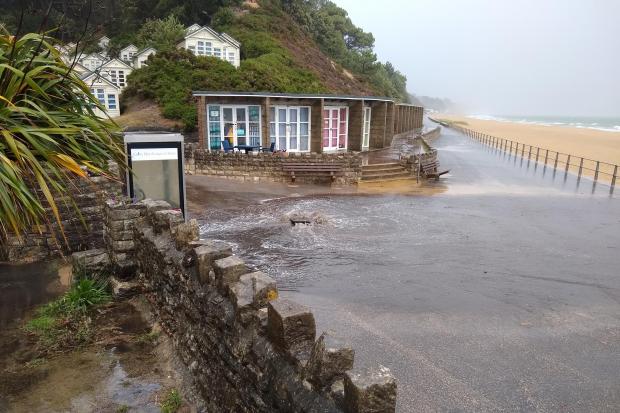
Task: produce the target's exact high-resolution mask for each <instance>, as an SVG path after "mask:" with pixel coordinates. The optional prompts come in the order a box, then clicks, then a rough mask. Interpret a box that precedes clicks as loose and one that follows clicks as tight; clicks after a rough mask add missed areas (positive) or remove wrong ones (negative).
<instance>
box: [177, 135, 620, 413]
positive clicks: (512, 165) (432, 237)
mask: <svg viewBox="0 0 620 413" xmlns="http://www.w3.org/2000/svg"><path fill="white" fill-rule="evenodd" d="M433 145H434V146H436V147H437V148H438V150H439V157H440V161H441V164H442V169H443V168H444V167H445V168H446V169H451V173H450V174H449V175H447V176H446V177H445V179H442V182H440V183H438V184H435V183H429V184H428V185H439V186H442V187H444V188H443V192H442V193H439V194H436V195H432V196H399V195H382V196H346V195H345V196H334V195H327V196H322V197H303V196H301V197H297V198H292V199H277V200H268V198H271V197H280V196H282V194H281V193H280V192H281V191H280V192H278V193H277V194H276V193H275V192H276V191H273V192H274V194H269V191H263V192H261V191H259V190H256V192H254V193H253V194H252V196H247V197H245V198H244V199H243V200H240V199H241V198H242V196H241V195H240V193H245V192H247V191H248V190H247V186H244V185H245V184H244V185H237V184H236V183H234V182H232V181H228V184H227V185H228V189H221V188H220V190H219V192H217V193H215V192H214V193H209V192H207V193H202V194H201V196H203V197H204V198H205V199H208V200H209V203H210V204H211V205H212V206H215V208H210V209H207V210H206V211H205V210H202V211H200V213H199V214H198V215H199V216H200V218H201V220H202V222H203V226H202V235H203V236H204V237H207V238H215V239H221V240H226V241H229V242H232V243H233V244H234V245H235V247H236V249H237V251H236V252H237V253H238V254H240V255H241V256H243V257H244V258H245V259H246V260H247V261H248V262H249V263H251V264H253V265H255V266H257V267H259V268H260V269H262V270H264V271H266V272H268V273H270V274H271V275H272V276H274V277H275V278H276V279H277V281H278V284H279V287H280V288H281V289H282V290H285V292H284V293H283V295H286V296H289V297H292V298H294V299H296V300H298V301H300V302H303V303H304V304H306V305H308V306H310V307H312V309H313V310H314V313H315V316H316V318H317V324H318V328H319V329H323V330H332V331H334V332H336V334H337V335H338V336H340V337H342V338H344V339H345V340H347V341H349V342H350V343H351V344H352V345H353V347H354V348H355V349H356V363H357V364H358V365H365V364H375V363H380V364H383V365H385V366H387V367H389V368H390V369H392V372H393V373H394V374H395V375H396V377H397V379H398V386H399V399H398V410H399V411H400V412H410V411H497V410H511V411H515V410H517V411H524V410H527V411H530V410H536V411H618V410H620V375H618V371H620V275H619V274H620V272H619V267H620V258H619V257H620V201H619V200H618V198H617V197H610V196H609V187H605V186H604V185H598V186H595V187H594V188H593V185H592V182H591V181H587V180H581V182H578V181H577V180H576V179H575V177H574V176H572V175H568V176H566V179H565V177H564V174H563V171H562V172H561V173H560V172H559V171H558V172H557V173H555V175H554V173H553V170H550V169H549V168H543V167H542V166H540V165H535V164H534V163H532V162H530V164H529V166H528V165H527V160H525V162H522V161H521V159H520V158H517V159H515V158H514V157H509V156H508V155H505V154H503V153H500V152H496V151H494V150H493V149H490V148H487V147H485V146H482V145H480V144H479V143H477V142H473V141H471V140H469V139H468V138H466V137H464V136H462V135H459V134H457V133H455V132H452V131H450V130H444V131H443V135H442V137H440V138H439V139H438V140H436V141H435V142H434V143H433ZM190 178H192V179H190V180H188V182H189V184H188V185H189V188H188V198H191V196H192V188H194V189H195V188H196V185H197V183H198V182H199V181H200V179H201V178H203V177H190ZM206 186H207V187H208V186H209V185H206ZM593 189H594V190H593ZM226 191H229V193H230V194H235V195H233V198H235V199H236V200H237V201H236V202H229V203H226V202H218V200H224V199H227V198H226ZM289 192H299V189H298V188H289ZM616 192H618V191H616ZM246 195H247V194H246ZM301 195H303V194H301ZM616 196H617V195H616ZM261 201H262V202H261ZM296 211H305V212H315V213H319V214H320V215H321V216H322V217H324V218H325V219H324V221H325V222H324V223H323V224H315V225H311V226H294V227H292V226H291V225H290V223H289V222H288V219H287V214H290V213H291V212H296Z"/></svg>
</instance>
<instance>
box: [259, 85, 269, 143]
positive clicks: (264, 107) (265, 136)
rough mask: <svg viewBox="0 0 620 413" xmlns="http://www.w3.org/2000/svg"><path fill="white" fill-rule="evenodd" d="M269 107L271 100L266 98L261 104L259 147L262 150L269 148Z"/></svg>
mask: <svg viewBox="0 0 620 413" xmlns="http://www.w3.org/2000/svg"><path fill="white" fill-rule="evenodd" d="M270 106H271V98H269V97H266V98H265V99H263V101H262V102H261V107H260V110H261V118H262V119H261V122H262V125H261V145H262V146H263V147H264V148H269V146H270V145H271V142H270V141H269V122H270V121H271V117H270V116H269V113H270V110H269V107H270Z"/></svg>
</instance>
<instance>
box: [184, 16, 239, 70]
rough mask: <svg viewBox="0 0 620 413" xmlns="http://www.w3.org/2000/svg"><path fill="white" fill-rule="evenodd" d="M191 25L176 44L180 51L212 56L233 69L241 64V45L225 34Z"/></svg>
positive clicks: (205, 27)
mask: <svg viewBox="0 0 620 413" xmlns="http://www.w3.org/2000/svg"><path fill="white" fill-rule="evenodd" d="M196 26H198V25H192V26H190V27H189V28H188V29H187V32H186V33H187V34H186V35H185V37H184V38H183V39H182V40H180V41H179V42H178V43H177V47H178V48H180V49H187V50H189V51H190V52H192V53H193V54H195V55H196V56H213V57H217V58H218V59H222V60H225V61H227V62H229V63H230V64H232V65H233V66H235V67H239V65H240V64H241V53H240V49H241V43H239V42H238V41H237V40H235V39H234V38H233V37H231V36H230V35H228V34H226V33H218V32H216V31H215V30H213V29H212V28H210V27H208V26H199V27H198V28H196Z"/></svg>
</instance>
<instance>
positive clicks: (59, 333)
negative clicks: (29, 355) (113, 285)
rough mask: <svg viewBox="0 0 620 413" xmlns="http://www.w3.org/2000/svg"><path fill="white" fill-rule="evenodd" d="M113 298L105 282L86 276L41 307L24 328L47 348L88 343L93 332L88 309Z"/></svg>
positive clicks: (48, 349) (52, 348) (55, 348)
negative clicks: (60, 295)
mask: <svg viewBox="0 0 620 413" xmlns="http://www.w3.org/2000/svg"><path fill="white" fill-rule="evenodd" d="M109 299H110V295H109V294H108V292H107V290H106V285H105V284H104V283H102V282H100V281H97V280H92V279H88V278H83V279H81V280H79V281H78V282H76V283H75V284H74V285H73V286H72V287H71V289H70V290H69V291H67V292H66V293H65V294H64V295H63V296H62V297H60V298H59V299H57V300H54V301H52V302H50V303H48V304H46V305H43V306H41V307H39V308H38V309H37V311H36V316H35V317H34V318H33V319H31V320H30V321H29V322H28V323H26V325H25V327H24V329H25V330H26V331H28V332H30V333H33V334H34V335H36V336H37V338H38V342H39V344H40V345H42V346H43V347H44V348H45V350H46V351H53V350H57V349H59V348H61V347H69V346H74V345H78V344H81V343H84V342H87V341H88V339H89V338H90V336H91V333H92V332H91V329H90V319H89V318H88V316H87V314H88V310H90V309H91V308H92V307H94V306H97V305H99V304H103V303H105V302H107V301H108V300H109Z"/></svg>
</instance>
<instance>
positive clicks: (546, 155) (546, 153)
mask: <svg viewBox="0 0 620 413" xmlns="http://www.w3.org/2000/svg"><path fill="white" fill-rule="evenodd" d="M547 159H549V149H547V151H546V152H545V165H547Z"/></svg>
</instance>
